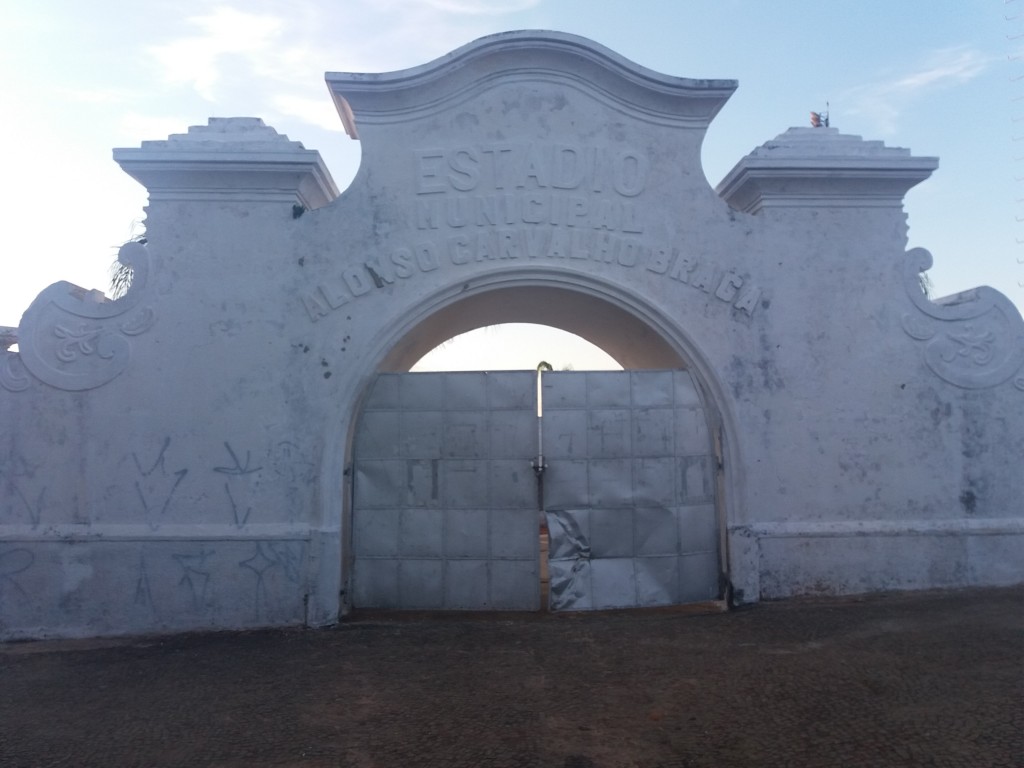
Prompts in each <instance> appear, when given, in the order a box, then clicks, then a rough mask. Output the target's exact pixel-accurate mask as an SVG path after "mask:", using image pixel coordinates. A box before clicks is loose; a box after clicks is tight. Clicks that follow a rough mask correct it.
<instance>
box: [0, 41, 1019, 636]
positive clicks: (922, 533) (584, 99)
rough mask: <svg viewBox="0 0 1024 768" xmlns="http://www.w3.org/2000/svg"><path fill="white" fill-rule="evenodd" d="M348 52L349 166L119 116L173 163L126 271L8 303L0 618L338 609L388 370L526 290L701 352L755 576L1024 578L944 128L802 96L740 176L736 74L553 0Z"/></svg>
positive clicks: (1005, 392)
mask: <svg viewBox="0 0 1024 768" xmlns="http://www.w3.org/2000/svg"><path fill="white" fill-rule="evenodd" d="M327 81H328V86H329V89H330V92H331V95H332V97H333V98H334V100H335V104H336V105H337V107H338V109H339V113H340V115H341V118H342V121H343V123H344V124H345V126H346V129H347V130H348V132H349V133H350V135H352V136H353V137H358V139H359V140H360V141H361V142H362V146H363V163H362V166H361V168H360V171H359V173H358V175H357V177H356V179H355V181H354V183H353V184H352V186H351V187H350V188H349V189H348V190H346V191H345V192H344V193H343V194H341V195H338V193H337V190H336V188H335V186H334V184H333V182H332V181H331V179H330V175H329V174H328V173H327V171H326V169H325V168H324V166H323V163H322V161H321V160H320V158H319V155H318V154H317V153H316V152H313V151H310V150H306V149H304V148H303V147H302V146H301V145H300V144H298V143H297V142H291V141H289V140H288V139H287V138H286V137H284V136H280V135H279V134H277V133H276V132H275V131H274V130H273V129H272V128H269V127H267V126H265V125H263V124H262V123H261V122H260V121H258V120H255V119H253V118H232V119H212V120H211V122H210V124H209V125H208V126H205V127H193V128H191V129H190V130H189V132H188V133H187V134H182V135H179V136H173V137H171V138H169V139H168V140H167V141H160V142H144V143H143V144H142V146H141V147H140V148H138V149H130V150H125V149H122V150H116V151H115V159H117V161H118V162H119V163H121V165H122V167H123V168H124V169H125V170H126V171H127V172H128V173H130V174H131V175H133V176H134V177H135V178H137V179H139V180H140V182H142V183H144V184H145V185H146V186H147V189H149V191H150V205H149V207H148V209H147V214H148V215H147V222H146V226H147V238H148V244H147V245H141V244H132V245H129V246H126V247H125V248H124V249H123V250H122V258H123V260H125V261H130V262H131V264H132V265H133V267H134V268H135V270H136V273H135V278H136V279H135V283H134V285H133V286H132V289H131V290H130V291H129V293H128V294H127V296H125V297H124V298H122V299H120V300H118V301H116V302H109V301H105V300H104V299H103V298H102V297H101V296H99V295H97V294H95V293H91V292H87V291H82V290H81V289H78V288H76V287H74V286H71V285H69V284H67V283H59V284H57V285H55V286H51V287H50V288H48V289H46V290H45V291H43V293H42V294H40V296H39V298H38V299H37V300H36V301H35V302H34V303H33V304H32V306H31V307H30V308H29V309H28V311H26V313H25V316H24V318H23V320H22V323H21V325H20V327H19V328H18V330H17V332H16V333H11V332H8V331H5V335H4V336H3V337H2V338H3V339H6V340H7V343H5V345H4V351H0V423H2V424H3V429H2V431H0V638H15V637H40V636H86V635H100V634H122V633H138V632H151V631H169V630H184V629H194V628H202V627H249V626H264V625H280V624H301V623H306V624H310V625H320V624H326V623H330V622H332V621H335V620H336V619H337V618H338V616H339V614H340V613H342V612H344V611H345V610H346V608H347V606H348V604H349V595H350V589H351V584H350V578H351V571H352V568H351V552H350V542H349V541H348V535H349V530H350V526H351V519H350V515H351V509H350V507H349V502H348V499H349V498H350V495H351V494H350V491H351V488H350V484H349V478H348V475H347V474H346V470H347V468H348V467H349V466H350V465H351V462H352V455H351V440H352V435H353V425H354V422H355V420H356V419H358V417H359V410H360V405H361V403H362V402H363V399H364V398H365V397H366V393H367V389H368V386H369V384H370V382H371V381H372V379H373V377H374V375H375V374H376V373H377V372H378V371H400V370H405V369H407V368H408V366H409V365H411V364H412V363H413V362H415V360H416V359H417V358H418V357H419V356H420V355H422V354H423V353H424V352H426V351H427V350H429V349H430V348H431V347H432V346H434V345H435V344H437V343H439V342H441V341H443V340H445V339H447V338H449V337H450V336H451V335H453V334H455V333H459V332H461V331H464V330H468V329H470V328H472V327H478V326H480V325H486V324H493V323H498V322H505V321H510V320H519V321H533V322H542V323H547V324H550V325H554V326H557V327H561V328H564V329H567V330H570V331H572V332H574V333H578V334H579V335H581V336H584V337H585V338H588V339H590V340H591V341H593V342H595V343H597V344H598V345H600V346H603V347H604V348H606V349H607V350H608V351H609V352H610V353H611V354H612V355H613V356H614V357H616V359H618V360H619V361H620V362H622V363H623V364H624V365H625V366H626V367H651V368H676V367H686V368H688V369H689V370H690V371H691V373H692V374H693V376H694V379H695V380H696V381H697V382H698V385H699V388H700V392H701V396H702V397H703V399H704V407H705V409H706V410H707V412H708V414H709V425H708V426H709V427H710V430H711V432H712V433H713V435H714V436H715V439H716V440H717V441H719V442H720V443H721V455H722V459H723V472H722V478H721V487H720V493H719V506H720V509H719V515H720V517H721V527H722V537H723V542H724V545H723V551H722V553H721V554H722V557H721V561H722V563H723V565H724V567H725V570H726V575H727V577H728V579H729V581H730V582H731V583H732V585H733V589H734V593H735V596H736V597H737V599H739V600H745V601H749V600H756V599H758V598H759V597H784V596H788V595H795V594H803V593H809V592H812V593H813V592H833V593H848V592H860V591H872V590H879V589H893V588H900V589H909V588H913V589H916V588H926V587H936V586H967V585H986V584H1009V583H1019V582H1022V581H1024V556H1022V554H1024V529H1022V524H1021V520H1022V518H1024V514H1022V513H1024V509H1022V502H1021V499H1024V476H1022V475H1021V473H1020V467H1019V463H1020V458H1019V457H1020V456H1021V455H1024V415H1022V414H1024V409H1022V408H1021V402H1022V400H1021V398H1024V391H1022V390H1024V373H1022V368H1021V365H1022V362H1024V323H1022V321H1021V318H1020V315H1019V314H1018V313H1017V311H1016V309H1015V308H1014V306H1013V305H1012V304H1011V303H1010V302H1009V301H1008V300H1007V299H1006V298H1005V297H1003V296H1001V295H1000V294H998V293H997V292H995V291H992V290H991V289H987V288H981V289H977V290H976V291H972V292H968V293H966V294H963V295H961V296H958V297H954V298H952V299H950V300H945V301H941V300H940V301H939V302H931V301H929V300H928V299H927V298H926V297H925V296H924V295H923V294H922V293H921V292H920V289H919V287H918V284H917V275H918V272H919V270H921V269H925V268H927V266H928V265H929V264H930V256H929V255H928V254H927V253H926V252H924V251H921V250H914V251H911V252H909V253H908V252H906V223H905V214H904V212H903V208H902V198H903V195H904V193H905V192H906V191H907V189H909V188H910V187H911V186H913V185H914V184H916V183H918V182H920V181H923V180H924V179H926V178H927V177H928V175H929V174H930V173H931V172H932V171H933V170H934V168H935V167H936V165H937V162H936V161H935V160H934V159H933V158H918V157H914V156H912V155H911V154H910V153H909V152H908V151H906V150H900V149H894V148H887V147H884V146H883V145H882V144H881V143H880V142H871V141H867V142H866V141H862V140H861V139H860V138H859V137H855V136H845V135H843V134H841V133H839V132H838V131H837V130H835V129H809V128H808V129H791V130H790V131H788V132H786V133H784V134H782V135H781V136H780V137H777V138H776V139H774V140H773V141H770V142H768V143H767V144H765V145H764V146H763V147H761V148H758V149H756V150H755V151H754V152H752V153H751V154H750V155H748V156H747V157H746V158H744V159H742V160H741V161H740V162H739V164H738V165H737V167H736V168H735V169H734V170H733V171H732V172H731V173H730V174H728V175H727V177H726V179H725V180H724V181H723V182H722V184H721V185H720V186H719V189H718V192H716V191H715V190H712V189H711V188H710V187H709V186H708V184H707V183H706V181H705V177H704V174H703V171H702V169H701V167H700V154H699V153H700V145H701V141H702V139H703V136H704V132H705V130H706V128H707V125H708V123H709V122H710V120H711V119H712V118H713V117H714V116H715V114H716V113H717V112H718V110H719V109H720V108H721V106H722V105H723V104H724V102H725V100H726V99H727V98H728V96H729V94H730V93H731V92H732V90H733V89H734V88H735V85H736V84H735V83H734V82H732V81H725V80H710V81H709V80H686V79H682V78H675V77H669V76H666V75H661V74H658V73H654V72H651V71H649V70H645V69H643V68H641V67H637V66H636V65H634V64H632V63H630V62H627V61H625V60H624V59H622V58H621V57H619V56H617V55H616V54H614V53H612V52H610V51H607V50H605V49H603V48H601V47H600V46H596V45H594V44H592V43H589V42H588V41H585V40H581V39H579V38H575V37H571V36H567V35H560V34H554V33H510V34H508V35H499V36H495V37H491V38H485V39H484V40H481V41H478V42H476V43H473V44H471V45H469V46H466V47H465V48H462V49H460V50H458V51H456V52H454V53H453V54H450V55H449V56H446V57H444V58H442V59H440V60H438V61H437V62H433V63H431V64H427V65H424V66H422V67H417V68H414V69H412V70H406V71H404V72H399V73H391V74H385V75H362V74H360V75H346V74H338V73H331V74H328V76H327ZM15 337H16V338H17V342H18V347H19V351H18V352H16V353H15V352H11V351H7V349H6V347H7V345H8V344H10V343H12V342H11V341H10V339H11V338H15Z"/></svg>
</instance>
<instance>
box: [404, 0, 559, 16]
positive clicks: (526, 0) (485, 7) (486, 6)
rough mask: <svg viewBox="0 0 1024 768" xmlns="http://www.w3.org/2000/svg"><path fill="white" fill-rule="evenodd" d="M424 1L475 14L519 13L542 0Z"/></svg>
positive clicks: (435, 6) (451, 10)
mask: <svg viewBox="0 0 1024 768" xmlns="http://www.w3.org/2000/svg"><path fill="white" fill-rule="evenodd" d="M423 2H425V3H426V4H427V5H429V6H431V7H432V8H437V9H438V10H439V11H445V12H447V13H468V14H471V15H474V16H476V15H489V16H497V15H500V14H503V13H518V12H520V11H528V10H530V9H531V8H535V7H536V6H537V5H539V4H540V0H423Z"/></svg>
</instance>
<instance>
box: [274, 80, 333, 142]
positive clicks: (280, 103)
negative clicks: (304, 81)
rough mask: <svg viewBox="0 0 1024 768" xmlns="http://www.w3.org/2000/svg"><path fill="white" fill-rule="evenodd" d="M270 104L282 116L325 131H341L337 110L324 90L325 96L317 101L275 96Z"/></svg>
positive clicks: (297, 97)
mask: <svg viewBox="0 0 1024 768" xmlns="http://www.w3.org/2000/svg"><path fill="white" fill-rule="evenodd" d="M271 104H272V105H273V106H274V108H275V109H276V110H277V111H278V112H280V113H281V114H282V115H287V116H288V117H293V118H295V119H297V120H301V121H302V122H304V123H308V124H310V125H315V126H317V127H318V128H323V129H324V130H327V131H335V132H340V131H342V124H341V118H340V117H338V110H337V109H335V107H334V102H333V101H331V99H330V97H329V96H328V95H326V89H325V95H323V96H321V97H320V98H318V99H314V98H307V97H305V96H295V95H290V94H277V95H275V96H273V97H272V99H271Z"/></svg>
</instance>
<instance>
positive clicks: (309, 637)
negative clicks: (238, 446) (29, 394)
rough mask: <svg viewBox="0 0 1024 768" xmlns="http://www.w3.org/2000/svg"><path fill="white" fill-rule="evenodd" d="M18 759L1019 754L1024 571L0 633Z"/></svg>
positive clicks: (550, 759) (1, 699) (1002, 761)
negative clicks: (589, 602) (286, 619)
mask: <svg viewBox="0 0 1024 768" xmlns="http://www.w3.org/2000/svg"><path fill="white" fill-rule="evenodd" d="M0 765H2V766H4V767H5V768H7V767H8V766H353V767H356V768H368V767H370V766H383V767H390V766H401V767H403V768H406V767H409V768H422V767H424V766H444V767H445V768H449V767H452V766H471V767H472V768H481V767H483V766H539V767H544V768H547V767H550V768H593V767H594V766H600V767H604V766H615V767H618V766H623V767H625V766H631V767H635V768H659V767H660V768H698V767H700V768H708V767H710V768H722V767H727V766H743V767H744V768H748V767H750V766H793V767H794V768H796V767H798V766H815V768H818V767H822V766H843V768H851V767H854V766H865V767H868V766H870V767H871V768H876V767H878V766H964V767H965V768H967V767H970V768H996V767H998V766H1024V590H1021V589H999V590H983V591H956V592H930V593H919V594H910V595H907V594H902V595H888V596H877V597H870V598H867V599H859V600H858V599H850V598H844V599H818V600H794V601H787V602H781V603H764V604H761V605H758V606H754V607H751V608H747V609H743V610H739V611H733V612H730V613H717V614H707V615H691V614H687V613H683V612H660V613H618V614H603V615H574V616H541V617H523V616H506V617H501V616H488V617H459V618H453V617H450V616H449V617H437V616H434V617H422V616H421V617H413V618H405V619H401V620H398V619H395V618H389V617H381V616H375V617H364V618H363V619H360V620H356V621H351V622H347V623H345V624H343V625H342V626H340V627H338V628H336V629H331V630H321V631H300V630H290V631H266V632H244V633H221V634H197V635H187V636H178V637H170V638H148V639H145V640H129V641H123V640H122V641H88V642H85V641H76V642H44V643H21V644H9V645H0Z"/></svg>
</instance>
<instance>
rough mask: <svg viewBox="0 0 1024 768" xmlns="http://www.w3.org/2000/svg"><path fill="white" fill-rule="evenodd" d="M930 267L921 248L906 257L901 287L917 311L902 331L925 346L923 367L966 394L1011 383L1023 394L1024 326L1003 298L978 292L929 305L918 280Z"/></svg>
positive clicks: (905, 317) (982, 289)
mask: <svg viewBox="0 0 1024 768" xmlns="http://www.w3.org/2000/svg"><path fill="white" fill-rule="evenodd" d="M931 265H932V255H931V254H930V253H929V252H928V251H926V250H925V249H923V248H913V249H911V250H910V251H908V252H907V256H906V261H905V262H904V266H903V283H904V288H905V289H906V292H907V295H908V296H909V297H910V300H911V302H913V304H914V306H915V307H916V308H917V311H916V312H908V313H906V314H904V315H903V330H904V331H906V332H907V334H908V335H909V336H910V337H911V338H913V339H916V340H918V341H920V342H924V361H925V364H926V365H927V366H928V367H929V368H931V370H932V371H933V372H934V373H935V375H936V376H938V377H939V378H941V379H943V380H945V381H948V382H949V383H950V384H953V385H955V386H958V387H963V388H964V389H986V388H989V387H995V386H998V385H1000V384H1003V383H1004V382H1006V381H1009V380H1010V379H1013V384H1014V386H1015V387H1016V388H1017V389H1020V390H1024V320H1022V319H1021V316H1020V313H1019V312H1018V311H1017V308H1016V307H1015V306H1014V304H1013V302H1011V301H1010V300H1009V299H1008V298H1006V296H1004V295H1003V294H1001V293H1000V292H999V291H997V290H995V289H994V288H989V287H987V286H982V287H980V288H973V289H971V290H969V291H964V292H963V293H958V294H956V295H954V296H949V297H946V298H944V299H940V300H939V301H936V302H933V301H931V300H929V299H928V297H927V296H925V295H924V292H923V291H922V290H921V284H920V279H919V278H920V274H921V273H922V272H924V271H925V270H927V269H928V268H929V267H931Z"/></svg>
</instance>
